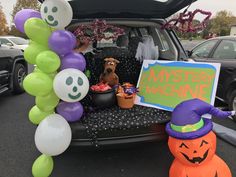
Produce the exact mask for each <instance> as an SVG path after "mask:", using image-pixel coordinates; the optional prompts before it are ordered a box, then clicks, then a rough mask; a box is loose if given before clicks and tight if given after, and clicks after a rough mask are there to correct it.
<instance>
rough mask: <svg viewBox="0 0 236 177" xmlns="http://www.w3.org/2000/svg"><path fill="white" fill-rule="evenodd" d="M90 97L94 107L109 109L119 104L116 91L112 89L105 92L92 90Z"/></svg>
mask: <svg viewBox="0 0 236 177" xmlns="http://www.w3.org/2000/svg"><path fill="white" fill-rule="evenodd" d="M90 96H91V100H92V103H93V105H94V106H95V107H97V108H108V107H111V106H114V105H115V104H116V103H117V101H116V90H115V89H110V90H107V91H104V92H98V91H93V90H90Z"/></svg>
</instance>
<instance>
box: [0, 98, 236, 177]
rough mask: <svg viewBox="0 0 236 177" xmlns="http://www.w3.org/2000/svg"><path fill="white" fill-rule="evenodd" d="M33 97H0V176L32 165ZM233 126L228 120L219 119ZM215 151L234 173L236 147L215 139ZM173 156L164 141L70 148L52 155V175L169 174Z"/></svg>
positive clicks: (13, 175) (20, 176)
mask: <svg viewBox="0 0 236 177" xmlns="http://www.w3.org/2000/svg"><path fill="white" fill-rule="evenodd" d="M33 105H34V98H33V97H31V96H29V95H27V94H22V95H12V94H10V93H7V94H5V95H3V96H1V97H0V120H1V123H0V159H1V160H0V177H30V176H31V166H32V163H33V162H34V160H35V159H36V158H37V157H38V156H39V155H40V153H39V152H38V151H37V149H36V147H35V144H34V133H35V129H36V126H34V125H32V124H31V123H30V122H29V120H28V115H27V114H28V111H29V110H30V108H31V107H32V106H33ZM217 121H218V123H220V124H222V125H225V126H227V127H232V128H235V127H236V123H234V122H233V121H231V120H224V121H219V120H217ZM217 154H218V155H219V156H220V157H221V158H222V159H224V160H225V161H226V163H227V164H228V165H229V167H230V169H231V171H232V173H233V176H236V165H235V164H236V163H235V157H236V148H235V147H234V146H232V145H230V144H228V143H226V142H224V141H222V140H221V139H218V145H217ZM172 160H173V157H172V155H171V154H170V152H169V150H168V147H167V143H166V142H161V143H151V144H145V145H138V146H136V147H129V148H122V149H110V150H102V151H85V150H83V151H82V150H80V149H79V148H75V147H73V148H69V149H68V150H67V151H66V152H65V153H64V154H62V155H60V156H57V157H55V158H54V162H55V167H54V171H53V174H52V177H168V170H169V167H170V165H171V162H172Z"/></svg>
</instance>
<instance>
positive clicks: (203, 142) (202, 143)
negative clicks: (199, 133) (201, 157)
mask: <svg viewBox="0 0 236 177" xmlns="http://www.w3.org/2000/svg"><path fill="white" fill-rule="evenodd" d="M204 144H208V142H206V141H205V140H202V142H201V145H200V147H202V146H203V145H204Z"/></svg>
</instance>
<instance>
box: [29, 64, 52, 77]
mask: <svg viewBox="0 0 236 177" xmlns="http://www.w3.org/2000/svg"><path fill="white" fill-rule="evenodd" d="M33 72H34V73H38V72H41V73H43V71H41V70H40V69H39V68H38V67H37V66H36V67H35V68H34V71H33ZM47 75H48V76H49V77H50V78H52V79H54V78H55V76H56V75H57V72H54V73H50V74H47Z"/></svg>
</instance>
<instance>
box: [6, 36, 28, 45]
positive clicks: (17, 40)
mask: <svg viewBox="0 0 236 177" xmlns="http://www.w3.org/2000/svg"><path fill="white" fill-rule="evenodd" d="M9 39H10V40H11V41H12V42H13V43H15V44H16V45H27V44H28V43H29V42H28V41H27V40H26V39H24V38H20V37H12V38H9Z"/></svg>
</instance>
